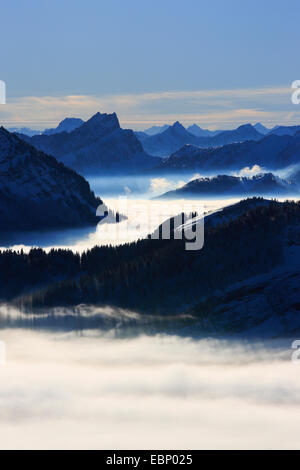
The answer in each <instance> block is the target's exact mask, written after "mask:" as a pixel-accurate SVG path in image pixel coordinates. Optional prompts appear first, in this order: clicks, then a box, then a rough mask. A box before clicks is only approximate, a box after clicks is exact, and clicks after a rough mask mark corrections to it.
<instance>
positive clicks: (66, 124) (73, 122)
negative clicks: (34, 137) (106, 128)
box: [43, 118, 84, 135]
mask: <svg viewBox="0 0 300 470" xmlns="http://www.w3.org/2000/svg"><path fill="white" fill-rule="evenodd" d="M83 123H84V121H83V120H82V119H79V118H65V119H64V120H63V121H61V122H60V123H59V124H58V126H57V127H56V128H55V129H45V131H44V132H43V134H45V135H52V134H59V133H60V132H72V131H74V130H75V129H77V128H78V127H79V126H81V125H82V124H83Z"/></svg>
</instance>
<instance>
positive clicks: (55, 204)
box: [0, 127, 100, 234]
mask: <svg viewBox="0 0 300 470" xmlns="http://www.w3.org/2000/svg"><path fill="white" fill-rule="evenodd" d="M99 204H100V200H99V199H97V198H95V196H94V193H92V192H91V190H90V186H89V184H88V182H87V181H86V180H85V179H84V178H83V177H82V176H79V175H78V174H77V173H75V172H74V171H73V170H70V169H69V168H66V167H65V166H64V165H63V164H61V163H58V162H57V161H56V160H55V158H53V157H50V156H48V155H45V154H44V153H42V152H40V151H38V150H36V149H35V148H34V147H32V146H31V145H29V144H27V143H26V142H24V141H22V140H21V139H19V138H18V137H17V136H16V135H14V134H10V133H9V132H8V131H6V130H5V129H4V128H3V127H2V128H0V221H1V222H0V223H1V233H2V234H3V232H8V231H13V230H38V229H39V230H43V229H49V228H62V227H81V226H88V225H95V224H96V223H97V222H99V218H98V217H96V208H97V207H98V205H99Z"/></svg>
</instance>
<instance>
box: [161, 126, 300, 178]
mask: <svg viewBox="0 0 300 470" xmlns="http://www.w3.org/2000/svg"><path fill="white" fill-rule="evenodd" d="M217 137H219V136H217ZM299 161H300V133H298V134H295V135H294V136H290V135H282V136H278V135H275V134H268V135H267V136H265V137H263V138H262V139H260V140H258V141H254V140H252V141H247V142H242V143H236V144H229V145H224V146H222V147H217V148H207V149H201V148H199V147H197V146H193V145H185V146H184V147H182V148H181V149H180V150H179V151H177V152H175V153H173V154H172V155H171V156H170V157H169V158H167V159H165V160H164V161H163V162H162V163H161V164H160V165H159V166H158V167H157V171H158V172H161V171H166V172H185V171H191V170H192V171H194V170H199V171H200V170H202V171H205V172H209V171H213V172H216V171H218V172H220V171H222V172H224V171H225V172H227V171H228V170H230V171H232V170H242V169H243V168H245V167H253V166H254V165H259V166H260V167H262V168H266V169H268V170H274V169H279V168H285V167H288V166H290V165H294V164H298V163H299Z"/></svg>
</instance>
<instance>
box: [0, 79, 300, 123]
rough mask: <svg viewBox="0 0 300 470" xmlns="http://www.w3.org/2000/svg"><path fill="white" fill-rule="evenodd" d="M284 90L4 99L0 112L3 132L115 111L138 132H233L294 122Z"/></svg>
mask: <svg viewBox="0 0 300 470" xmlns="http://www.w3.org/2000/svg"><path fill="white" fill-rule="evenodd" d="M291 96H292V90H291V88H290V87H271V88H257V89H234V90H200V91H197V90H196V91H165V92H160V93H159V92H157V93H141V94H119V95H105V96H99V95H69V96H39V97H36V96H27V97H22V98H12V97H10V96H9V91H8V96H7V104H6V105H2V106H1V107H0V122H1V123H2V124H3V125H5V126H23V125H27V126H31V127H36V128H45V127H51V126H54V125H56V124H57V123H58V122H59V121H60V120H62V119H63V118H65V117H66V116H70V117H73V116H74V117H81V118H83V119H88V118H89V117H90V116H91V115H92V114H94V113H95V112H97V111H100V112H108V113H110V112H113V111H115V112H116V113H117V114H118V116H119V118H120V122H121V125H122V126H123V127H132V128H135V129H143V128H146V127H148V126H151V125H154V124H162V123H172V122H174V121H176V120H180V121H181V122H182V123H183V124H185V125H190V124H192V123H194V122H196V123H198V124H200V125H201V126H203V127H209V128H212V129H214V128H224V129H225V128H233V127H235V126H237V125H239V124H242V123H245V122H251V123H254V122H257V121H260V122H262V123H264V124H265V125H267V126H273V125H276V124H279V123H282V124H286V125H292V124H298V123H299V121H300V119H299V118H300V106H299V107H298V106H296V105H293V104H292V101H291Z"/></svg>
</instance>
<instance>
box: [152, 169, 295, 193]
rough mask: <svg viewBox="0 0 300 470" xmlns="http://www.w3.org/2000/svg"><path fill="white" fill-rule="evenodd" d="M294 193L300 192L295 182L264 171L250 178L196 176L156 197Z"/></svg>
mask: <svg viewBox="0 0 300 470" xmlns="http://www.w3.org/2000/svg"><path fill="white" fill-rule="evenodd" d="M274 194H275V195H277V196H279V195H281V196H283V195H286V196H287V195H295V194H300V192H299V187H298V186H297V185H295V184H291V183H288V182H287V181H285V180H283V179H281V178H278V177H276V176H274V175H273V174H272V173H265V174H260V175H256V176H253V177H252V178H247V177H239V176H229V175H219V176H214V177H212V178H198V179H195V180H193V181H190V182H189V183H187V184H186V185H184V186H183V187H182V188H179V189H176V190H175V191H169V192H167V193H165V194H163V195H162V196H159V197H158V198H157V199H181V198H197V197H214V196H223V197H232V196H241V197H244V196H260V195H265V196H267V195H274Z"/></svg>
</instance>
